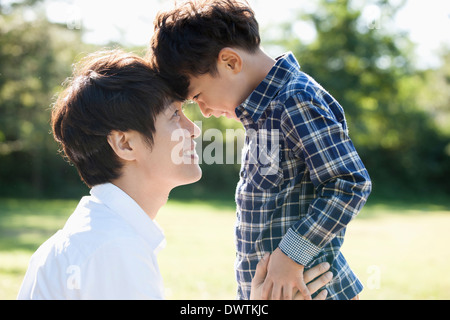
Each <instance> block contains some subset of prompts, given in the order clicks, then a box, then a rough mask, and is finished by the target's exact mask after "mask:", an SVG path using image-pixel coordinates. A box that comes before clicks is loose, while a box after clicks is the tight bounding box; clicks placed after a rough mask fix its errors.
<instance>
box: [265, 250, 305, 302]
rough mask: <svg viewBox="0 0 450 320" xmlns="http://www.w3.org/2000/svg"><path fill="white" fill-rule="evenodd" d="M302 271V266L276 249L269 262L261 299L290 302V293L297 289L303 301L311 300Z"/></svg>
mask: <svg viewBox="0 0 450 320" xmlns="http://www.w3.org/2000/svg"><path fill="white" fill-rule="evenodd" d="M303 270H304V266H302V265H300V264H298V263H296V262H295V261H293V260H292V259H291V258H289V257H288V256H287V255H285V254H284V253H283V252H282V251H281V250H280V248H277V249H276V250H275V251H274V252H273V253H272V255H271V257H270V260H269V264H268V267H267V276H266V279H265V281H264V284H263V287H262V297H261V298H262V299H266V300H267V299H272V300H280V299H284V300H292V293H293V292H295V290H296V289H297V290H298V291H300V293H301V295H302V296H303V298H304V299H305V300H311V294H310V292H309V290H308V287H307V286H306V284H305V281H304V279H303Z"/></svg>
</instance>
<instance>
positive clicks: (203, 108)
mask: <svg viewBox="0 0 450 320" xmlns="http://www.w3.org/2000/svg"><path fill="white" fill-rule="evenodd" d="M197 104H198V107H199V108H200V111H201V113H202V114H203V116H204V117H205V118H209V117H211V110H209V109H208V108H207V107H206V105H205V104H204V103H203V102H201V101H198V102H197Z"/></svg>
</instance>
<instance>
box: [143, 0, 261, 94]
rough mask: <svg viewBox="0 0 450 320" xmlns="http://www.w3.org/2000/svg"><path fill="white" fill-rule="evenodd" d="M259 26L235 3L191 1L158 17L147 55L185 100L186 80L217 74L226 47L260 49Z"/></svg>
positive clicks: (231, 0) (242, 4)
mask: <svg viewBox="0 0 450 320" xmlns="http://www.w3.org/2000/svg"><path fill="white" fill-rule="evenodd" d="M260 42H261V39H260V36H259V27H258V22H257V21H256V19H255V15H254V12H253V10H252V9H251V8H250V6H249V5H248V4H247V3H246V2H244V1H238V0H191V1H185V2H182V3H181V4H180V5H179V6H176V7H175V8H174V9H172V10H170V11H165V12H160V13H158V15H157V17H156V19H155V33H154V35H153V37H152V40H151V43H150V50H149V55H150V57H149V58H150V59H151V60H152V63H153V65H154V66H155V67H156V68H158V70H159V72H160V73H161V75H162V76H163V77H164V78H165V79H166V80H167V81H168V83H170V85H171V86H172V88H173V89H174V91H175V92H176V93H177V94H179V98H180V99H186V98H187V93H188V92H187V91H188V88H189V79H188V76H190V75H193V76H197V75H202V74H207V73H210V74H212V75H214V74H215V73H216V71H217V68H216V67H217V58H218V56H219V52H220V50H222V49H223V48H225V47H237V48H241V49H245V50H247V51H249V52H254V51H255V50H256V49H257V48H258V47H259V45H260Z"/></svg>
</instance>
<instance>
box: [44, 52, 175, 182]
mask: <svg viewBox="0 0 450 320" xmlns="http://www.w3.org/2000/svg"><path fill="white" fill-rule="evenodd" d="M172 97H173V95H172V93H171V91H170V89H169V88H168V86H167V85H166V84H165V82H164V81H162V80H161V79H160V78H159V77H158V75H157V74H156V72H155V71H154V70H153V69H152V68H151V66H150V64H149V63H148V62H147V61H146V60H144V59H142V58H140V57H138V56H136V55H134V54H130V53H125V52H122V51H120V50H112V51H101V52H97V53H95V54H91V55H89V56H87V57H86V58H84V59H83V60H82V61H81V62H80V63H78V64H77V65H76V66H75V68H74V72H73V77H72V78H69V79H67V81H66V83H65V89H64V91H63V92H62V93H61V94H60V95H59V96H58V99H57V100H56V103H55V104H54V105H53V108H52V116H51V125H52V130H53V136H54V138H55V140H56V141H57V142H58V143H59V144H60V145H61V147H62V150H63V151H64V154H65V156H66V157H67V158H68V160H69V161H70V162H71V163H73V164H74V165H75V167H76V168H77V170H78V173H79V175H80V177H81V179H82V180H83V181H84V182H85V183H86V185H88V186H89V187H92V186H95V185H97V184H101V183H106V182H110V181H111V180H113V179H116V178H118V177H119V176H120V174H121V168H122V163H121V161H120V160H119V158H118V157H117V155H116V154H115V152H114V151H113V149H112V148H111V147H110V145H109V144H108V141H107V137H108V135H109V133H110V132H111V131H112V130H118V131H124V132H125V131H128V130H136V131H138V132H140V133H142V134H143V136H144V137H145V139H146V140H147V141H148V143H149V146H151V145H152V142H153V134H154V132H155V126H154V121H155V118H156V116H157V115H158V114H159V113H160V112H161V111H163V110H164V109H165V107H166V106H167V105H168V104H170V102H171V99H172Z"/></svg>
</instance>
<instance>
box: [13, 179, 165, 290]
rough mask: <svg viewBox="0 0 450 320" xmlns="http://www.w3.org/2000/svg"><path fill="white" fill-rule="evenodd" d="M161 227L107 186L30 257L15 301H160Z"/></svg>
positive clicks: (93, 191) (97, 190)
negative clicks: (158, 259)
mask: <svg viewBox="0 0 450 320" xmlns="http://www.w3.org/2000/svg"><path fill="white" fill-rule="evenodd" d="M164 246H165V237H164V234H163V232H162V230H161V229H160V227H159V226H158V225H157V224H156V223H155V222H154V221H152V220H151V219H150V217H149V216H148V215H147V214H146V213H145V212H144V211H143V210H142V209H141V208H140V207H139V205H138V204H137V203H136V202H135V201H134V200H133V199H132V198H131V197H129V196H128V195H127V194H126V193H125V192H123V191H122V190H121V189H119V188H118V187H116V186H115V185H113V184H111V183H106V184H102V185H98V186H95V187H93V188H92V189H91V196H86V197H83V198H82V199H81V201H80V203H79V204H78V206H77V208H76V209H75V211H74V213H73V214H72V215H71V216H70V218H69V219H68V220H67V222H66V224H65V226H64V228H63V229H62V230H59V231H58V232H57V233H56V234H55V235H53V236H52V237H51V238H50V239H48V240H47V241H46V242H45V243H44V244H42V245H41V246H40V247H39V249H38V250H37V251H36V252H35V253H34V254H33V256H32V257H31V260H30V263H29V266H28V270H27V272H26V275H25V278H24V280H23V283H22V286H21V288H20V291H19V294H18V297H17V298H18V299H164V287H163V281H162V277H161V274H160V272H159V267H158V263H157V259H156V254H157V253H158V252H159V250H160V249H162V248H163V247H164Z"/></svg>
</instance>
